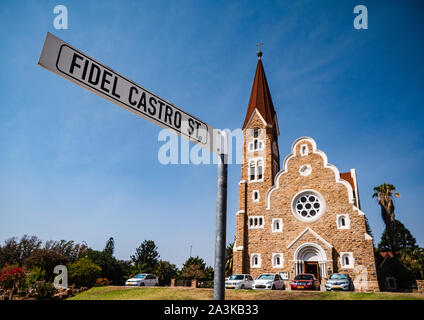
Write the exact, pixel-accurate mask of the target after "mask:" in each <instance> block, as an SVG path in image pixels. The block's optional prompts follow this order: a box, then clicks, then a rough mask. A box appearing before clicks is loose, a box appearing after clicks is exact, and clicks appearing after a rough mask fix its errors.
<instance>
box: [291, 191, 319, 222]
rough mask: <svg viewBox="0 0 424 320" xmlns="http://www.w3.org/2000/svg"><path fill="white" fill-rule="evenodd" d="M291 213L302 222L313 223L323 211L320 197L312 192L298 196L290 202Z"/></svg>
mask: <svg viewBox="0 0 424 320" xmlns="http://www.w3.org/2000/svg"><path fill="white" fill-rule="evenodd" d="M292 208H293V213H294V214H295V216H296V217H297V218H300V220H304V221H314V220H316V219H318V218H319V216H320V215H321V214H322V213H323V211H324V209H325V203H324V199H323V198H322V196H321V195H320V194H318V193H315V192H312V191H305V192H302V193H300V194H298V195H297V196H296V197H295V198H294V199H293V202H292Z"/></svg>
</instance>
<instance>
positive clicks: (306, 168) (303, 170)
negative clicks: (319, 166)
mask: <svg viewBox="0 0 424 320" xmlns="http://www.w3.org/2000/svg"><path fill="white" fill-rule="evenodd" d="M299 173H300V175H301V176H303V177H307V176H309V175H311V173H312V167H311V165H310V164H304V165H301V166H300V168H299Z"/></svg>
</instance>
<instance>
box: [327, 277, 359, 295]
mask: <svg viewBox="0 0 424 320" xmlns="http://www.w3.org/2000/svg"><path fill="white" fill-rule="evenodd" d="M325 289H327V291H330V290H343V291H353V290H354V288H353V281H352V279H351V278H350V277H349V275H348V274H346V273H333V274H332V275H331V276H330V278H328V280H327V282H326V283H325Z"/></svg>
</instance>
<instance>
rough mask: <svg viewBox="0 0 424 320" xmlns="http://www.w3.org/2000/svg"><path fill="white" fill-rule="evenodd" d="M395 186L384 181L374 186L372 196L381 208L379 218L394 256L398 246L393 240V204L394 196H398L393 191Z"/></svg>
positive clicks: (394, 230)
mask: <svg viewBox="0 0 424 320" xmlns="http://www.w3.org/2000/svg"><path fill="white" fill-rule="evenodd" d="M395 190H396V187H395V186H394V185H392V184H388V183H384V184H382V185H379V186H376V187H374V193H373V195H372V197H373V198H376V199H377V203H378V205H379V206H380V208H381V218H382V219H383V221H384V224H385V225H386V232H387V236H388V238H389V242H390V251H391V252H392V253H393V255H394V256H395V257H396V253H397V251H398V248H397V247H396V242H395V233H396V226H395V205H394V198H393V197H394V196H395V197H399V194H398V193H395Z"/></svg>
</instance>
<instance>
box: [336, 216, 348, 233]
mask: <svg viewBox="0 0 424 320" xmlns="http://www.w3.org/2000/svg"><path fill="white" fill-rule="evenodd" d="M342 219H344V222H345V225H342ZM336 225H337V229H339V230H348V229H350V218H349V215H348V214H338V215H337V216H336Z"/></svg>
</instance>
